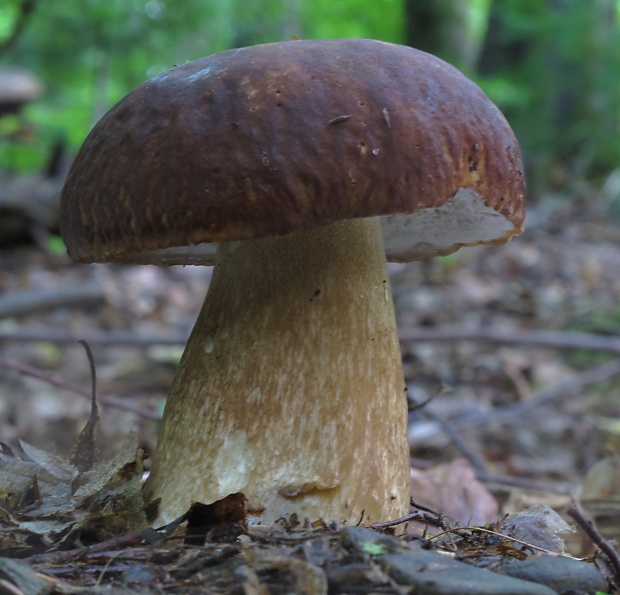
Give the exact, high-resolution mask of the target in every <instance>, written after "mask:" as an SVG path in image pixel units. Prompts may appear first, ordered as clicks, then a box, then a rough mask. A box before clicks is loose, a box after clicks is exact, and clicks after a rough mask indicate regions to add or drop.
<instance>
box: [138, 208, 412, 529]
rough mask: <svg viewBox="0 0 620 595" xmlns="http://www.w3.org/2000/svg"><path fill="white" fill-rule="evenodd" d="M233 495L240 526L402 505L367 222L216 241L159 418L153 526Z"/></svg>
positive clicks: (404, 449)
mask: <svg viewBox="0 0 620 595" xmlns="http://www.w3.org/2000/svg"><path fill="white" fill-rule="evenodd" d="M236 492H243V493H244V494H245V496H246V497H247V498H248V500H249V511H250V517H249V519H250V522H251V524H262V525H270V524H272V523H273V522H274V521H276V520H277V519H278V518H280V517H282V516H287V515H290V514H292V513H297V515H298V517H299V518H300V520H304V519H309V520H310V521H316V520H319V519H323V520H324V521H326V522H329V521H336V522H339V523H348V524H355V523H358V522H359V521H360V519H361V520H362V522H365V523H366V522H368V523H370V522H375V521H380V520H386V519H392V518H397V517H399V516H402V515H403V514H406V512H407V511H408V506H409V450H408V445H407V407H406V395H405V390H404V380H403V372H402V365H401V357H400V350H399V343H398V339H397V333H396V323H395V318H394V311H393V305H392V295H391V290H390V283H389V279H388V276H387V271H386V266H385V257H384V251H383V242H382V238H381V232H380V227H379V222H378V220H377V219H363V220H355V221H348V222H343V223H338V224H335V225H331V226H329V227H324V228H320V229H316V230H313V231H310V232H306V233H304V234H298V235H294V236H288V237H285V238H279V239H266V240H257V241H244V242H240V243H236V244H224V245H223V246H222V248H221V252H220V256H219V259H218V263H217V264H216V267H215V270H214V273H213V278H212V281H211V286H210V288H209V292H208V295H207V297H206V300H205V302H204V305H203V308H202V311H201V312H200V315H199V318H198V321H197V322H196V325H195V327H194V330H193V332H192V335H191V337H190V339H189V342H188V344H187V347H186V350H185V353H184V355H183V359H182V361H181V364H180V367H179V371H178V374H177V377H176V379H175V382H174V385H173V388H172V391H171V394H170V397H169V399H168V403H167V405H166V410H165V413H164V421H163V428H162V432H161V436H160V438H159V443H158V446H157V451H156V454H155V460H154V466H153V470H152V472H151V476H150V478H149V480H148V481H147V484H146V487H145V494H146V498H147V502H153V501H154V500H156V499H158V498H160V499H161V501H160V506H159V517H158V519H157V521H158V522H162V523H163V522H169V521H171V520H173V519H174V518H176V517H178V516H180V515H181V514H183V513H184V512H185V511H186V510H187V509H188V508H189V506H190V505H191V503H192V502H193V501H198V502H202V503H205V504H208V503H211V502H214V501H217V500H219V499H221V498H223V497H225V496H227V495H228V494H232V493H236Z"/></svg>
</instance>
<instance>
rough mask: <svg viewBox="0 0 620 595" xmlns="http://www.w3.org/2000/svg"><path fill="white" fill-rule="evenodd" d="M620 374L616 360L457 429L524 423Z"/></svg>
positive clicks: (461, 421) (474, 418) (472, 417)
mask: <svg viewBox="0 0 620 595" xmlns="http://www.w3.org/2000/svg"><path fill="white" fill-rule="evenodd" d="M618 374H620V360H613V361H611V362H607V363H605V364H601V365H600V366H596V367H595V368H592V369H590V370H586V371H585V372H579V373H577V374H573V375H572V376H569V377H568V378H567V379H566V380H563V381H562V382H558V383H557V384H556V385H554V386H551V387H549V388H545V389H543V390H541V391H538V392H536V393H534V394H533V395H532V396H531V397H530V398H529V399H527V400H525V401H519V402H518V403H515V404H514V405H506V406H504V407H497V408H496V409H494V410H492V411H489V412H485V413H478V412H477V413H474V414H473V415H469V416H464V417H463V418H461V419H459V420H454V421H453V422H451V423H453V424H454V426H457V427H459V428H463V427H471V426H477V425H480V424H483V423H488V422H489V421H490V420H492V421H496V422H504V423H505V422H510V421H513V420H515V421H521V419H520V418H521V416H522V415H524V414H525V413H528V412H530V411H532V410H533V409H536V408H538V407H540V406H541V405H544V404H545V403H548V402H549V401H553V400H554V399H559V398H562V399H567V398H569V397H572V396H575V395H577V394H579V393H580V392H581V391H582V390H583V389H584V388H585V387H586V386H589V385H591V384H599V383H601V382H605V381H607V380H609V379H610V378H613V377H614V376H617V375H618Z"/></svg>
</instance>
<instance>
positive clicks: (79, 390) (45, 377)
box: [0, 356, 161, 420]
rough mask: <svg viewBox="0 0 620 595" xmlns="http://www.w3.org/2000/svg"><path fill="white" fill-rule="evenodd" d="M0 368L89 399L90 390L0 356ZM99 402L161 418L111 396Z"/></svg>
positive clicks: (151, 417)
mask: <svg viewBox="0 0 620 595" xmlns="http://www.w3.org/2000/svg"><path fill="white" fill-rule="evenodd" d="M0 367H3V368H7V369H9V370H14V371H15V372H19V373H20V374H24V375H26V376H31V377H32V378H37V379H38V380H41V381H42V382H47V384H51V385H52V386H56V387H58V388H62V389H64V390H68V391H69V392H72V393H75V394H77V395H80V396H82V397H86V398H87V399H90V398H91V390H90V389H88V388H85V387H83V386H81V385H79V384H76V383H74V382H71V381H70V380H65V379H64V378H60V377H58V376H54V375H52V374H49V373H47V372H43V371H42V370H38V369H37V368H33V367H32V366H29V365H27V364H22V363H20V362H16V361H13V360H10V359H7V358H5V357H1V356H0ZM97 398H98V400H99V402H100V403H102V404H104V405H108V406H109V407H115V408H116V409H122V410H124V411H131V412H132V413H135V414H136V415H139V416H141V417H144V418H146V419H153V420H159V419H161V416H160V415H159V413H157V412H156V411H151V410H149V409H144V408H142V407H139V406H138V405H134V404H133V403H129V402H127V401H126V400H124V399H118V398H116V397H111V396H105V395H103V396H101V395H100V396H98V397H97Z"/></svg>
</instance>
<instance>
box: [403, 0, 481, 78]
mask: <svg viewBox="0 0 620 595" xmlns="http://www.w3.org/2000/svg"><path fill="white" fill-rule="evenodd" d="M468 17H469V7H468V2H464V1H463V0H405V18H406V25H405V40H406V41H405V43H406V44H407V45H410V46H411V47H414V48H417V49H419V50H424V51H425V52H429V53H431V54H435V55H436V56H439V57H440V58H443V59H444V60H446V61H447V62H450V63H451V64H454V65H455V66H456V67H457V68H460V69H461V70H464V71H465V72H471V71H472V69H473V66H474V64H475V62H476V53H477V47H476V44H475V42H474V41H473V40H472V39H471V37H470V36H469V35H468V31H467V23H468Z"/></svg>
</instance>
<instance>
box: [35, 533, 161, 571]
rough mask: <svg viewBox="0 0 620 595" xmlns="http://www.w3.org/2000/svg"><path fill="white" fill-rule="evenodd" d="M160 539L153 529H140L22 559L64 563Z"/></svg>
mask: <svg viewBox="0 0 620 595" xmlns="http://www.w3.org/2000/svg"><path fill="white" fill-rule="evenodd" d="M160 539H162V537H161V535H159V534H158V533H157V532H156V531H155V530H153V529H143V530H140V531H134V532H133V533H127V534H125V535H120V536H117V537H112V538H110V539H106V540H105V541H101V542H99V543H95V544H93V545H91V546H84V547H79V548H75V549H73V550H67V551H64V552H58V551H53V552H47V553H45V554H34V555H32V556H30V557H28V558H24V559H23V561H24V562H26V563H28V564H30V565H35V564H36V565H39V564H53V565H59V564H66V563H67V562H69V561H70V560H73V559H75V558H81V557H83V556H86V555H90V554H96V553H100V552H106V551H114V550H117V549H125V548H130V547H135V546H139V545H142V544H143V543H144V542H146V543H154V542H155V541H157V540H160Z"/></svg>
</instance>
